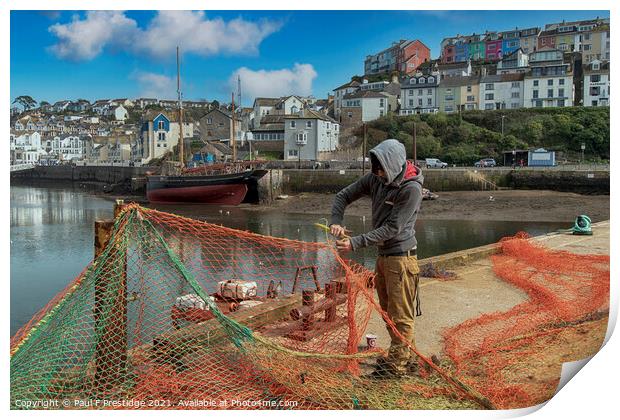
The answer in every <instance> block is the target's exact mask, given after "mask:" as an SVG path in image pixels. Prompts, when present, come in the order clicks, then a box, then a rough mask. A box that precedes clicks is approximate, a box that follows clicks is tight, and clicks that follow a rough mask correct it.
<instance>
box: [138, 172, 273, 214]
mask: <svg viewBox="0 0 620 420" xmlns="http://www.w3.org/2000/svg"><path fill="white" fill-rule="evenodd" d="M266 173H267V171H266V170H264V169H249V170H247V171H243V172H235V173H230V174H225V173H224V174H218V175H198V174H187V175H180V176H160V175H151V176H148V177H147V183H146V197H147V199H148V200H149V202H151V203H202V204H221V205H230V206H236V205H239V204H241V203H242V202H243V201H244V200H245V199H246V196H247V195H248V191H252V192H255V191H256V189H257V184H258V180H259V179H261V178H262V177H263V176H265V174H266Z"/></svg>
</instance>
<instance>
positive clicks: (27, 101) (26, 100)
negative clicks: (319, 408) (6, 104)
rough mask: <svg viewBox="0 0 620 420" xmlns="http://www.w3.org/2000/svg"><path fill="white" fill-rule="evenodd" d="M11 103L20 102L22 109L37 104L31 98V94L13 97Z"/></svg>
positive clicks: (27, 108)
mask: <svg viewBox="0 0 620 420" xmlns="http://www.w3.org/2000/svg"><path fill="white" fill-rule="evenodd" d="M13 103H18V104H20V105H21V106H22V107H23V108H24V111H27V110H29V109H31V108H34V107H35V106H36V105H37V101H35V100H34V99H32V97H31V96H27V95H24V96H18V97H17V98H15V100H14V101H13Z"/></svg>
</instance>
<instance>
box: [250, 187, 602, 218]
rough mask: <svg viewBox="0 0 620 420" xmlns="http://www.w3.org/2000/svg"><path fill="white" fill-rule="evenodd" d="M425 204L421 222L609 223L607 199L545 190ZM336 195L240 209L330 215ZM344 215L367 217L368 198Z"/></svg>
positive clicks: (442, 198) (442, 196)
mask: <svg viewBox="0 0 620 420" xmlns="http://www.w3.org/2000/svg"><path fill="white" fill-rule="evenodd" d="M438 194H439V198H437V199H436V200H425V201H423V202H422V207H421V209H420V214H419V219H420V220H495V221H522V220H527V221H532V222H567V223H569V222H570V223H572V222H573V221H574V220H575V217H576V216H577V215H579V214H586V215H588V216H590V218H591V219H592V221H593V222H599V221H602V220H609V218H610V216H609V215H610V209H609V195H582V194H575V193H567V192H558V191H544V190H499V191H448V192H438ZM334 195H335V194H317V193H303V194H299V195H289V196H288V198H285V199H281V200H274V202H273V204H270V205H260V206H253V205H242V207H244V208H247V209H252V210H279V211H282V212H284V213H305V214H320V215H329V214H330V212H331V205H332V202H333V199H334ZM346 214H348V215H353V216H363V215H366V216H370V214H371V207H370V198H367V197H363V198H361V199H359V200H358V201H356V202H354V203H352V204H351V205H350V206H349V207H347V210H346Z"/></svg>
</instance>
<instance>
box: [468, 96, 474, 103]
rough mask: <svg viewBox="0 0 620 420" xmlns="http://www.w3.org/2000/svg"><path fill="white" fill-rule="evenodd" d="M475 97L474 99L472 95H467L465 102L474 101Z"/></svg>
mask: <svg viewBox="0 0 620 420" xmlns="http://www.w3.org/2000/svg"><path fill="white" fill-rule="evenodd" d="M475 100H476V99H474V96H473V95H470V96H468V97H467V102H474V101H475Z"/></svg>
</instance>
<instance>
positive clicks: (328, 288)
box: [325, 283, 336, 322]
mask: <svg viewBox="0 0 620 420" xmlns="http://www.w3.org/2000/svg"><path fill="white" fill-rule="evenodd" d="M335 296H336V285H335V284H334V283H325V298H326V299H333V298H334V297H335ZM334 319H336V305H334V306H331V307H329V308H327V309H326V310H325V321H326V322H332V321H333V320H334Z"/></svg>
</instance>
